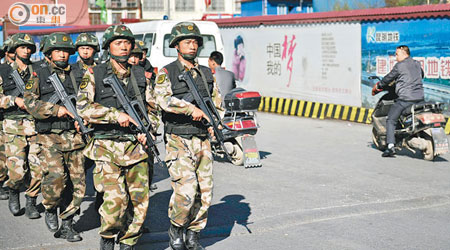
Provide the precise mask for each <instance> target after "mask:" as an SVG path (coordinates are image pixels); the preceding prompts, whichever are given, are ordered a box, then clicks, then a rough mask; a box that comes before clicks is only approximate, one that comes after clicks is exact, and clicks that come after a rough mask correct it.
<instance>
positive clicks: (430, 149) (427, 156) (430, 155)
mask: <svg viewBox="0 0 450 250" xmlns="http://www.w3.org/2000/svg"><path fill="white" fill-rule="evenodd" d="M426 141H427V142H426V143H427V147H426V149H425V150H424V151H423V159H424V160H427V161H432V160H434V157H435V156H434V146H433V141H432V139H430V138H426Z"/></svg>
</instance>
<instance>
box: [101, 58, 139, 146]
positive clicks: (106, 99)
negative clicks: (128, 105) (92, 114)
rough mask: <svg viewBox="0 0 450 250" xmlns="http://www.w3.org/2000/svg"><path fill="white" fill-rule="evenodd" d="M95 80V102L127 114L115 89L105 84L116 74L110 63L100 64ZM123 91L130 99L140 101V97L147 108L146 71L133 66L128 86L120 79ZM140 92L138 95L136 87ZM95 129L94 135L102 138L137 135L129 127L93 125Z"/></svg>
mask: <svg viewBox="0 0 450 250" xmlns="http://www.w3.org/2000/svg"><path fill="white" fill-rule="evenodd" d="M92 69H93V71H94V78H95V97H94V102H96V103H99V104H101V105H102V106H105V107H108V108H111V107H114V108H116V109H118V110H119V111H121V112H125V110H124V109H123V107H122V105H121V104H120V102H119V100H118V99H117V98H116V93H115V92H114V90H113V88H112V87H111V86H109V85H105V84H104V83H103V79H105V78H106V77H108V76H110V75H111V74H114V73H113V71H112V68H111V64H110V63H109V62H107V63H103V64H100V65H98V66H96V67H94V68H92ZM119 81H120V83H121V84H122V87H123V89H124V90H125V92H126V94H127V96H128V98H129V99H130V100H131V101H133V100H139V96H140V97H141V98H142V101H143V102H144V107H145V108H147V105H146V102H145V89H146V87H147V82H146V79H145V73H144V69H143V68H142V67H140V66H132V67H131V74H130V76H129V80H128V84H127V85H125V84H124V83H123V82H122V81H121V80H120V79H119ZM133 85H135V87H137V89H138V90H139V92H138V93H137V91H136V89H135V87H133ZM92 125H93V127H94V134H95V135H96V136H99V137H101V138H110V139H114V138H121V137H124V136H125V135H133V134H135V133H134V132H133V131H131V129H130V128H129V127H127V128H125V127H121V126H120V125H119V124H92Z"/></svg>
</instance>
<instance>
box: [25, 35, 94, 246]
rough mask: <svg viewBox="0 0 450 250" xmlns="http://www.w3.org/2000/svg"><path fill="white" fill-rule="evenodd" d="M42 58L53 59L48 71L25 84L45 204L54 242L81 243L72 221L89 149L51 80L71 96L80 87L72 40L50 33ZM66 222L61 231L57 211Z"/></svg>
mask: <svg viewBox="0 0 450 250" xmlns="http://www.w3.org/2000/svg"><path fill="white" fill-rule="evenodd" d="M43 51H44V53H45V54H46V55H47V57H48V58H49V60H50V62H49V67H43V68H41V69H39V70H37V71H36V72H35V73H34V74H33V77H32V79H31V81H30V82H29V83H27V85H26V87H25V88H26V91H25V106H26V107H27V110H28V111H29V112H30V113H31V114H32V115H33V116H34V117H35V119H36V130H37V132H38V133H39V135H38V143H39V144H40V146H41V150H42V152H41V154H40V160H41V166H42V173H43V179H42V186H41V191H42V196H43V198H44V199H43V201H42V204H43V205H44V207H45V222H46V225H47V227H48V229H49V230H50V231H51V232H55V231H56V233H55V234H54V236H55V237H56V238H63V239H66V240H67V241H69V242H74V241H80V240H81V237H80V235H79V234H78V232H76V231H75V230H74V229H73V217H74V215H75V214H76V213H77V212H78V211H79V209H80V205H81V202H82V200H83V197H84V194H85V187H86V183H85V173H84V157H83V152H82V149H83V148H84V146H85V143H84V141H83V138H82V136H81V134H80V133H78V132H77V131H76V127H77V126H78V124H77V123H76V122H75V123H74V121H73V120H71V119H68V118H69V117H73V114H71V113H70V112H69V111H68V110H67V109H66V108H65V107H64V106H62V105H60V104H58V103H59V101H57V102H56V104H55V103H54V102H51V100H52V99H53V95H54V94H55V89H54V87H53V86H52V84H51V83H50V82H49V81H48V77H49V76H50V75H51V74H52V73H56V74H57V76H58V77H59V79H60V80H61V82H62V83H63V86H64V89H65V91H66V92H67V94H68V95H74V94H76V91H77V90H78V86H77V85H76V82H74V81H73V80H72V79H73V77H71V67H70V65H69V64H68V61H69V55H71V54H74V53H75V48H74V46H73V43H72V39H70V37H69V35H67V34H66V33H63V32H56V33H52V34H50V35H49V36H48V38H47V40H46V43H45V45H44V50H43ZM58 207H59V208H60V212H59V217H60V218H61V219H62V223H61V227H59V229H58V216H57V208H58Z"/></svg>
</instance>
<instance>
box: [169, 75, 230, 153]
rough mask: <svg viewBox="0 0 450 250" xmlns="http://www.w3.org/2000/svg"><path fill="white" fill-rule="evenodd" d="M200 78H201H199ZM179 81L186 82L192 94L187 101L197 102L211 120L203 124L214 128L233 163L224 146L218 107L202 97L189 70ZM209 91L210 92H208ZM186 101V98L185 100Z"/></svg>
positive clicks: (225, 149)
mask: <svg viewBox="0 0 450 250" xmlns="http://www.w3.org/2000/svg"><path fill="white" fill-rule="evenodd" d="M199 77H200V76H199ZM178 80H180V81H183V82H186V84H187V86H188V88H189V90H190V93H189V97H188V98H187V99H191V98H192V99H193V101H195V102H196V104H197V106H198V107H199V108H200V109H201V110H202V111H203V113H205V114H206V116H207V117H208V118H209V122H208V121H206V120H205V119H203V120H202V122H203V124H204V125H206V126H207V127H212V128H213V130H214V136H215V137H216V140H217V142H218V143H219V145H220V147H221V148H222V150H223V151H224V152H225V156H226V157H227V159H228V160H229V161H231V156H230V154H229V153H228V151H227V148H226V147H225V145H224V142H225V138H224V136H223V133H222V130H221V129H219V125H221V119H220V115H219V113H218V112H217V109H216V107H215V106H214V103H213V101H212V99H211V98H210V97H209V96H208V97H202V96H201V95H200V92H199V90H198V87H197V85H196V84H195V81H194V78H193V77H192V73H191V71H189V70H186V71H185V72H184V73H182V74H181V75H179V76H178ZM208 91H209V90H208ZM191 95H192V97H191ZM183 99H184V98H183Z"/></svg>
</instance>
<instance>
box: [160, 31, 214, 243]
mask: <svg viewBox="0 0 450 250" xmlns="http://www.w3.org/2000/svg"><path fill="white" fill-rule="evenodd" d="M197 37H200V39H199V40H198V42H199V46H201V45H202V40H201V36H200V32H199V31H198V28H197V27H196V26H195V24H193V23H179V24H177V25H175V26H174V28H173V29H172V39H171V40H172V41H171V44H170V47H174V46H175V44H176V43H177V42H178V41H180V40H182V39H184V38H197ZM180 55H181V54H180ZM194 58H195V57H194ZM194 58H191V61H192V62H193V64H194V68H191V69H189V66H188V65H187V64H184V63H183V62H182V61H180V60H176V61H175V62H173V63H171V64H169V65H166V66H165V67H164V68H162V69H161V70H160V71H159V74H158V77H157V80H156V85H155V90H154V94H155V98H156V104H157V105H158V106H160V107H161V109H162V117H163V122H164V131H165V141H166V153H167V155H166V163H167V167H168V168H169V174H170V176H171V178H172V182H171V183H172V188H173V194H172V197H171V199H170V203H169V218H170V222H171V224H172V225H174V226H175V227H176V228H177V229H176V230H179V229H180V228H186V229H187V232H189V231H191V232H199V231H200V230H202V229H203V228H204V227H205V226H206V222H207V217H208V208H209V206H210V205H211V199H212V189H213V177H212V173H213V170H212V162H213V155H212V152H211V144H210V141H209V139H208V135H207V134H208V132H207V128H206V127H205V126H204V125H203V124H202V123H201V122H196V121H193V120H192V117H191V114H192V113H193V111H194V107H195V105H194V104H192V103H189V102H187V101H185V100H183V96H184V95H186V94H188V93H189V89H188V88H187V87H186V84H185V83H181V82H179V80H178V75H180V74H181V73H182V72H183V71H185V70H190V71H191V72H192V74H193V77H194V79H195V80H196V84H197V86H198V87H199V89H200V90H201V89H203V90H204V91H203V92H202V93H201V94H202V95H203V96H205V95H206V96H207V95H211V97H212V99H213V101H214V103H215V106H216V107H217V108H218V110H221V97H220V94H219V90H218V87H217V84H216V83H215V81H214V77H213V76H212V73H211V70H210V69H209V68H208V67H204V66H200V65H198V63H197V61H196V60H195V59H194ZM198 72H202V74H203V76H204V78H203V77H201V76H200V74H199V73H198ZM205 85H207V86H208V88H209V89H208V90H207V89H206V87H205ZM207 92H209V94H208V93H207ZM171 230H172V227H171V229H169V236H171ZM186 235H187V233H186ZM171 237H172V236H171ZM181 238H182V237H181ZM171 240H172V239H171ZM172 243H173V242H172V241H171V244H172ZM186 245H187V240H186ZM171 247H173V248H176V247H174V246H171ZM180 249H182V247H181V248H180ZM200 249H202V248H200Z"/></svg>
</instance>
